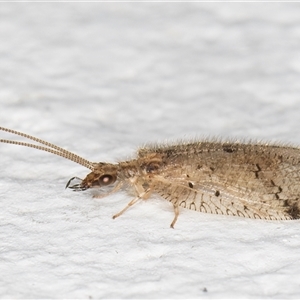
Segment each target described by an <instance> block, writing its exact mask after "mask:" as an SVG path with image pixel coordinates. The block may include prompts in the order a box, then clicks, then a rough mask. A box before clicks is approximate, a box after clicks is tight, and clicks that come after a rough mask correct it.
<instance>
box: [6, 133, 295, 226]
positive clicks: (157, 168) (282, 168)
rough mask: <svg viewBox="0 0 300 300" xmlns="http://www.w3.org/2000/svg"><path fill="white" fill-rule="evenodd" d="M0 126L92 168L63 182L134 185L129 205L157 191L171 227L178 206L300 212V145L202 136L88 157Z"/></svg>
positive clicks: (242, 212) (105, 190)
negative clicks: (126, 156) (103, 158)
mask: <svg viewBox="0 0 300 300" xmlns="http://www.w3.org/2000/svg"><path fill="white" fill-rule="evenodd" d="M0 130H2V131H6V132H9V133H12V134H16V135H19V136H22V137H25V138H27V139H31V140H33V141H35V142H37V143H40V144H42V145H43V146H40V145H36V144H30V143H24V142H18V141H11V140H4V139H2V140H0V141H1V142H3V143H10V144H16V145H21V146H27V147H32V148H36V149H39V150H43V151H47V152H50V153H52V154H56V155H58V156H62V157H64V158H66V159H68V160H71V161H74V162H76V163H79V164H81V165H82V166H85V167H87V168H89V169H90V170H91V172H90V173H89V174H88V175H87V176H86V177H85V178H84V179H80V178H78V177H73V178H71V179H70V180H69V181H68V183H67V185H66V188H70V189H72V190H73V191H84V190H87V189H94V190H96V191H97V194H96V195H95V197H99V198H100V197H104V196H106V195H109V194H111V193H114V192H116V191H117V190H119V189H120V188H127V189H131V190H133V192H134V193H135V194H136V197H135V198H134V199H133V200H131V201H130V202H129V203H128V204H127V206H126V207H125V208H124V209H123V210H121V211H120V212H119V213H117V214H115V215H114V216H113V218H116V217H118V216H120V215H121V214H122V213H124V212H125V211H126V210H127V209H128V208H129V207H131V206H132V205H134V204H136V203H138V202H139V201H141V200H147V199H148V198H149V197H150V196H151V195H152V194H156V195H159V196H161V197H162V198H164V199H166V200H167V201H169V202H171V203H172V205H173V208H174V213H175V216H174V219H173V221H172V223H171V227H173V226H174V225H175V223H176V221H177V218H178V215H179V208H180V207H184V208H187V209H191V210H195V211H199V212H204V213H211V214H223V215H232V216H239V217H247V218H253V219H270V220H288V219H298V218H300V200H299V197H300V149H299V148H293V147H286V146H279V145H268V144H259V143H258V144H253V143H249V144H243V143H237V142H233V143H229V142H220V141H201V142H192V143H180V144H177V145H176V144H174V145H163V146H149V147H144V148H142V149H140V150H139V151H138V155H137V157H136V158H135V159H132V160H129V161H124V162H119V163H116V164H111V163H103V162H101V163H92V162H90V161H88V160H86V159H84V158H82V157H80V156H78V155H76V154H74V153H71V152H69V151H67V150H65V149H63V148H60V147H58V146H55V145H53V144H51V143H48V142H45V141H43V140H40V139H38V138H35V137H33V136H30V135H27V134H24V133H21V132H17V131H14V130H11V129H7V128H3V127H0Z"/></svg>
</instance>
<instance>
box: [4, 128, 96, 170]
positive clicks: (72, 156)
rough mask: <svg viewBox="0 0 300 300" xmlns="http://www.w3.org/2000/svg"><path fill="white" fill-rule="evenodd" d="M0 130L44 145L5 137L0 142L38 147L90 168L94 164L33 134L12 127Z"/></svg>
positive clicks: (92, 167)
mask: <svg viewBox="0 0 300 300" xmlns="http://www.w3.org/2000/svg"><path fill="white" fill-rule="evenodd" d="M0 131H6V132H9V133H12V134H15V135H19V136H22V137H24V138H27V139H30V140H33V141H35V142H37V143H40V144H42V145H45V146H46V147H44V146H40V145H35V144H31V143H26V142H18V141H12V140H5V139H0V142H1V143H6V144H13V145H19V146H24V147H30V148H35V149H38V150H41V151H46V152H49V153H52V154H55V155H58V156H61V157H64V158H66V159H68V160H71V161H74V162H76V163H78V164H80V165H82V166H84V167H86V168H88V169H90V170H94V166H95V164H94V163H92V162H90V161H88V160H87V159H85V158H82V157H80V156H79V155H77V154H75V153H72V152H70V151H67V150H65V149H63V148H61V147H58V146H56V145H54V144H51V143H49V142H46V141H43V140H41V139H38V138H36V137H34V136H31V135H29V134H26V133H23V132H19V131H16V130H12V129H9V128H5V127H0Z"/></svg>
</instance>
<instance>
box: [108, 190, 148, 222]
mask: <svg viewBox="0 0 300 300" xmlns="http://www.w3.org/2000/svg"><path fill="white" fill-rule="evenodd" d="M134 187H135V190H136V191H137V192H139V194H138V196H137V197H136V198H134V199H133V200H131V201H130V202H129V203H128V204H127V205H126V206H125V207H124V208H123V209H122V210H121V211H120V212H118V213H117V214H115V215H114V216H113V219H115V218H117V217H119V216H120V215H122V214H123V213H124V212H125V211H126V210H127V209H128V208H129V207H130V206H132V205H134V204H136V203H137V202H139V201H140V200H147V199H148V198H149V197H150V195H151V192H152V190H151V189H147V190H144V189H143V187H142V186H141V185H137V184H135V185H134Z"/></svg>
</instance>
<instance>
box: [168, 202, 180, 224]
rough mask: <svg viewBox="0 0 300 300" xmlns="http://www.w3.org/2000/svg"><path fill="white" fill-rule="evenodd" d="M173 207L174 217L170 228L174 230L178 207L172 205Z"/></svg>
mask: <svg viewBox="0 0 300 300" xmlns="http://www.w3.org/2000/svg"><path fill="white" fill-rule="evenodd" d="M173 207H174V213H175V217H174V219H173V221H172V223H171V225H170V227H171V228H174V225H175V223H176V221H177V219H178V216H179V207H178V205H174V204H173Z"/></svg>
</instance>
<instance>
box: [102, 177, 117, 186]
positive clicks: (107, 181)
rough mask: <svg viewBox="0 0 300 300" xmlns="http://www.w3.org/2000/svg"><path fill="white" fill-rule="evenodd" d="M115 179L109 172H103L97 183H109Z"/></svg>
mask: <svg viewBox="0 0 300 300" xmlns="http://www.w3.org/2000/svg"><path fill="white" fill-rule="evenodd" d="M115 181H116V176H113V175H110V174H104V175H102V176H101V177H100V178H99V184H100V185H101V186H104V185H110V184H112V183H114V182H115Z"/></svg>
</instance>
